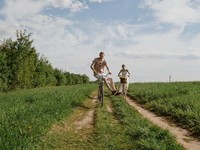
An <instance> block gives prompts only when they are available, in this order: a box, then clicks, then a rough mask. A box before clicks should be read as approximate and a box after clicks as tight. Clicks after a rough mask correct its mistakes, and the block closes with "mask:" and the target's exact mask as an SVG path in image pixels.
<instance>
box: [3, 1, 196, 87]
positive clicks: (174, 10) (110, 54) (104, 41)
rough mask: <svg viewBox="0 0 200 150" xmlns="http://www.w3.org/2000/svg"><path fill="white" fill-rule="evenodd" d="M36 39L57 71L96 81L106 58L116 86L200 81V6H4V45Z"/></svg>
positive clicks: (9, 3) (143, 3) (110, 3)
mask: <svg viewBox="0 0 200 150" xmlns="http://www.w3.org/2000/svg"><path fill="white" fill-rule="evenodd" d="M17 30H18V31H24V30H26V31H27V33H31V34H32V36H31V39H33V40H34V42H33V46H34V47H35V48H36V50H37V52H38V53H39V54H40V56H44V57H46V58H47V60H49V62H50V63H51V65H52V66H53V67H54V68H58V69H60V70H63V71H67V72H70V73H75V74H81V75H83V74H85V75H87V76H88V77H89V78H90V80H91V81H94V80H96V79H95V78H94V76H93V73H92V70H91V69H90V65H91V62H92V60H93V59H94V58H96V57H98V56H99V52H101V51H104V52H105V59H106V60H107V63H108V66H109V68H110V70H111V72H112V77H113V79H114V81H116V82H117V81H119V79H118V77H117V75H118V72H119V70H120V69H121V65H122V64H125V65H126V67H127V68H128V70H129V72H130V73H131V76H130V82H132V83H134V82H168V81H169V79H170V78H171V81H200V0H43V1H41V0H0V41H1V42H2V41H3V40H4V39H7V38H12V39H13V40H15V39H16V31H17Z"/></svg>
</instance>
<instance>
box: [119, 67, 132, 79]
mask: <svg viewBox="0 0 200 150" xmlns="http://www.w3.org/2000/svg"><path fill="white" fill-rule="evenodd" d="M120 74H121V76H122V77H127V76H128V75H130V73H129V71H128V69H121V70H120V72H119V74H118V76H120Z"/></svg>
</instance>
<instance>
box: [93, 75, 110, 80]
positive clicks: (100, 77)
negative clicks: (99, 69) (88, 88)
mask: <svg viewBox="0 0 200 150" xmlns="http://www.w3.org/2000/svg"><path fill="white" fill-rule="evenodd" d="M94 77H95V78H97V79H98V81H99V82H102V81H103V80H102V79H103V78H105V79H108V78H109V75H108V74H105V73H102V74H97V75H95V76H94Z"/></svg>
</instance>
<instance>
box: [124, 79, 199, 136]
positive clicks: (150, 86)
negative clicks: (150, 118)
mask: <svg viewBox="0 0 200 150" xmlns="http://www.w3.org/2000/svg"><path fill="white" fill-rule="evenodd" d="M199 89H200V82H173V83H135V84H130V86H129V93H128V94H129V96H131V97H132V98H134V99H135V100H137V101H138V102H139V103H141V104H144V105H145V106H146V108H148V109H150V110H152V111H154V112H156V113H158V114H159V115H163V116H168V117H170V118H171V119H173V120H174V121H175V122H176V123H177V124H179V125H180V126H182V127H183V128H187V129H188V130H189V131H191V132H192V133H193V134H194V135H195V136H197V137H198V138H199V137H200V119H199V117H200V91H199Z"/></svg>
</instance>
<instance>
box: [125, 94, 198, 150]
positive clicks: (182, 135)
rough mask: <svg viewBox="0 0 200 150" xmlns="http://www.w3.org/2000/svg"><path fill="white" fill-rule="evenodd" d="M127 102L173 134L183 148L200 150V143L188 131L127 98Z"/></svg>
mask: <svg viewBox="0 0 200 150" xmlns="http://www.w3.org/2000/svg"><path fill="white" fill-rule="evenodd" d="M126 101H127V102H128V104H129V105H131V106H132V107H134V108H135V109H136V110H137V111H138V112H139V113H140V114H142V115H143V116H144V117H145V118H146V119H148V120H149V121H151V122H152V123H154V124H156V125H158V126H159V127H161V128H163V129H167V130H168V131H169V132H171V134H173V135H174V136H175V137H176V139H177V141H178V142H179V143H180V144H182V145H183V147H185V148H186V149H187V150H200V141H198V140H196V139H194V138H193V137H191V136H190V135H189V132H188V131H187V130H185V129H182V128H180V127H177V126H176V125H175V124H173V123H171V122H169V121H168V120H166V119H165V118H163V117H160V116H157V115H155V114H154V113H152V112H150V111H148V110H146V109H144V108H143V107H142V106H141V105H139V104H138V103H136V102H135V101H134V100H132V99H130V98H129V97H126Z"/></svg>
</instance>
